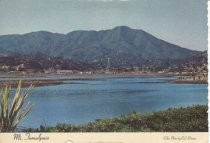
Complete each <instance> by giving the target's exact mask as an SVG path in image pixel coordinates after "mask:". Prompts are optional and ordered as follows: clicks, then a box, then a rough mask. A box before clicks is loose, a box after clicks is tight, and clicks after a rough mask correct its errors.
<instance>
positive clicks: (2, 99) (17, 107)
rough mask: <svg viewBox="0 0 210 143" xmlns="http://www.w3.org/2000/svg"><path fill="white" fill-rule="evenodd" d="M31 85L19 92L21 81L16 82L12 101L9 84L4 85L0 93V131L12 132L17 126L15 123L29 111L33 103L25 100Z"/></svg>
mask: <svg viewBox="0 0 210 143" xmlns="http://www.w3.org/2000/svg"><path fill="white" fill-rule="evenodd" d="M32 87H33V85H32V84H31V85H30V87H29V88H28V89H27V90H26V91H25V92H24V93H21V81H19V83H18V87H17V89H16V93H15V95H14V97H13V100H12V102H11V101H10V96H11V86H10V85H5V86H4V87H3V89H2V92H1V93H0V105H1V106H0V110H1V111H0V132H12V131H14V130H15V129H16V128H17V125H18V124H19V123H20V122H21V121H22V120H23V119H24V118H25V117H26V115H27V114H28V113H29V112H30V111H31V109H32V107H33V104H30V102H28V103H27V104H25V101H26V99H27V97H28V95H29V94H28V93H29V91H30V90H31V88H32Z"/></svg>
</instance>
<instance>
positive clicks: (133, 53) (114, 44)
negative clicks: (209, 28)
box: [0, 26, 199, 67]
mask: <svg viewBox="0 0 210 143" xmlns="http://www.w3.org/2000/svg"><path fill="white" fill-rule="evenodd" d="M0 53H1V54H3V55H4V54H5V55H36V54H45V55H46V56H49V57H62V58H64V59H70V60H73V61H79V62H88V63H98V64H105V63H106V62H107V59H108V58H109V59H111V65H112V66H113V67H131V66H139V65H141V64H142V63H143V62H144V61H146V60H150V59H161V60H166V59H169V58H170V59H184V58H188V57H191V56H193V55H194V54H196V53H199V51H194V50H190V49H187V48H183V47H180V46H177V45H175V44H171V43H169V42H166V41H164V40H161V39H159V38H157V37H155V36H153V35H151V34H149V33H147V32H145V31H143V30H141V29H132V28H130V27H127V26H117V27H115V28H113V29H108V30H100V31H94V30H90V31H86V30H77V31H72V32H69V33H67V34H60V33H52V32H48V31H38V32H30V33H26V34H21V35H18V34H15V35H3V36H0Z"/></svg>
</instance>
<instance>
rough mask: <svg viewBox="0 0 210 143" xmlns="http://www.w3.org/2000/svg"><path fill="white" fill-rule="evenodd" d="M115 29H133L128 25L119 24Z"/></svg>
mask: <svg viewBox="0 0 210 143" xmlns="http://www.w3.org/2000/svg"><path fill="white" fill-rule="evenodd" d="M113 30H131V28H130V27H128V26H117V27H115V28H113Z"/></svg>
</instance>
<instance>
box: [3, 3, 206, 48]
mask: <svg viewBox="0 0 210 143" xmlns="http://www.w3.org/2000/svg"><path fill="white" fill-rule="evenodd" d="M120 25H125V26H129V27H131V28H134V29H142V30H144V31H146V32H149V33H150V34H152V35H154V36H156V37H158V38H160V39H163V40H165V41H168V42H170V43H173V44H176V45H179V46H182V47H185V48H188V49H193V50H206V49H207V34H208V33H207V32H208V31H207V2H206V0H0V35H5V34H23V33H28V32H32V31H40V30H45V31H50V32H57V33H68V32H71V31H74V30H104V29H111V28H114V27H116V26H120Z"/></svg>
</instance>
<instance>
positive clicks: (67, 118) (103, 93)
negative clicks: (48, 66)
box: [22, 77, 208, 127]
mask: <svg viewBox="0 0 210 143" xmlns="http://www.w3.org/2000/svg"><path fill="white" fill-rule="evenodd" d="M170 79H172V78H160V77H159V78H157V77H150V78H148V77H147V78H146V77H127V78H120V77H119V78H105V79H104V78H103V79H97V80H77V81H65V84H62V85H56V86H43V87H36V88H34V89H33V91H32V92H31V94H30V97H29V100H30V101H32V102H34V103H35V107H34V108H33V110H32V112H31V113H30V114H29V115H28V117H27V118H26V119H25V120H24V121H23V122H22V126H24V127H39V126H40V125H47V126H51V125H55V124H57V123H71V124H84V123H88V122H90V121H94V120H95V119H103V118H112V117H117V116H120V115H123V114H126V113H129V112H131V111H139V112H142V113H146V112H152V111H159V110H164V109H167V108H169V107H181V106H182V107H186V106H190V105H194V104H207V95H208V92H207V85H204V84H172V83H168V82H167V80H170Z"/></svg>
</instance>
